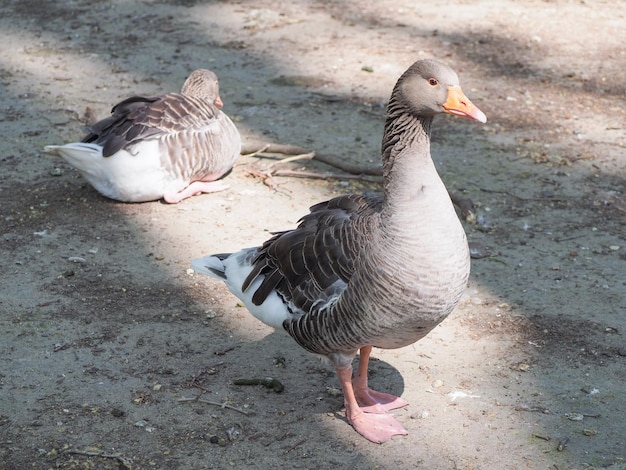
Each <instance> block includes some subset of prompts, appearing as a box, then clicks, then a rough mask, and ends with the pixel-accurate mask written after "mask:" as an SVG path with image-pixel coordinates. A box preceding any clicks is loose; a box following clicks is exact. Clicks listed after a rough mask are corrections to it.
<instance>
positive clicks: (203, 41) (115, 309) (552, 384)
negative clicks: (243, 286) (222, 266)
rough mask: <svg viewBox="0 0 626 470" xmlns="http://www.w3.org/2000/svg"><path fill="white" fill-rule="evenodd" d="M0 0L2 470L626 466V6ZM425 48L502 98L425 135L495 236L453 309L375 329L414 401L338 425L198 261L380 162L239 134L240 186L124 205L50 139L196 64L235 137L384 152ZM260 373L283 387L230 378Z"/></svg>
mask: <svg viewBox="0 0 626 470" xmlns="http://www.w3.org/2000/svg"><path fill="white" fill-rule="evenodd" d="M0 5H1V8H2V12H3V13H2V15H1V16H0V43H1V44H2V46H1V47H0V83H1V87H2V93H1V94H0V122H1V126H2V135H3V139H2V141H1V142H0V165H1V166H0V175H1V177H2V178H1V180H0V191H1V192H0V196H1V198H2V205H1V208H0V228H1V231H0V232H1V244H0V257H1V258H0V260H1V265H2V274H1V276H2V281H1V283H0V361H1V362H0V469H3V470H4V469H7V470H8V469H18V470H19V469H26V468H28V469H56V468H62V469H153V468H156V469H222V468H247V467H250V468H278V467H283V466H284V467H287V468H300V469H319V468H358V469H388V468H394V469H467V470H469V469H472V470H477V469H522V468H523V469H553V470H562V469H589V468H611V469H613V470H616V469H622V470H623V469H625V468H626V460H625V459H626V387H625V385H624V384H625V383H626V382H625V381H626V367H625V365H626V364H625V363H626V341H625V334H626V275H625V273H626V229H625V221H626V202H625V199H624V190H625V187H626V182H625V178H626V151H625V146H626V111H625V109H626V103H625V97H626V95H625V92H626V86H625V83H626V49H625V48H624V44H625V43H626V29H625V28H624V25H625V24H626V3H624V2H619V1H610V0H606V1H601V0H585V1H575V2H574V1H566V0H555V1H539V0H517V1H512V0H509V1H506V0H505V1H502V2H491V1H487V0H483V1H480V0H477V1H470V0H465V1H457V2H451V1H450V2H447V1H439V2H424V1H400V2H384V1H367V0H355V1H341V0H328V1H324V2H314V1H304V0H302V1H296V0H272V1H270V0H259V1H248V2H243V1H239V2H225V1H222V2H220V1H213V2H204V1H193V0H178V1H175V0H172V1H165V0H163V1H149V0H144V1H138V0H137V1H134V0H128V1H123V0H117V1H110V0H107V1H101V0H50V1H47V2H39V1H35V0H2V1H0ZM424 57H435V58H438V59H440V60H443V61H445V62H447V63H448V64H450V65H452V66H453V67H454V68H455V69H456V70H457V72H458V73H459V76H460V78H461V83H462V86H463V89H464V91H465V92H466V94H467V95H468V96H469V97H470V98H471V99H472V101H474V103H476V104H477V105H478V106H479V107H480V108H481V109H482V110H483V111H484V112H485V113H486V114H487V116H488V119H489V120H488V123H487V124H486V125H480V124H478V123H475V122H470V121H467V120H462V119H458V118H454V117H451V116H445V117H442V118H439V119H438V120H437V121H436V123H435V126H434V127H435V129H434V135H433V149H432V152H433V155H434V158H435V160H436V164H437V166H438V167H439V168H440V170H441V173H442V176H443V178H444V181H445V182H446V184H447V185H448V187H449V188H450V190H452V191H454V192H455V193H457V194H460V195H462V196H463V197H465V198H469V199H471V200H472V201H473V202H474V204H475V205H476V207H477V219H476V221H468V222H466V223H465V226H466V230H467V233H468V237H469V239H470V242H471V243H472V244H473V246H474V247H475V248H476V250H477V252H478V253H479V255H480V256H482V257H480V258H477V259H474V260H473V265H472V277H471V282H470V285H469V286H468V289H467V295H466V296H465V298H464V299H463V301H462V303H461V305H460V306H459V307H458V308H457V310H456V311H455V312H454V313H453V314H452V315H451V316H450V317H449V318H448V319H447V320H446V321H445V322H444V323H443V324H442V325H441V326H440V327H438V328H436V329H435V330H434V331H433V332H432V333H431V334H430V335H429V336H428V337H427V338H425V339H424V340H422V341H420V342H419V343H417V344H415V345H413V346H411V347H407V348H403V349H400V350H394V351H383V350H376V351H375V357H376V359H377V360H376V361H375V362H374V363H373V365H372V379H371V382H372V384H373V386H374V387H375V388H378V389H381V390H386V391H390V392H392V393H396V394H400V395H402V396H403V397H404V398H405V399H406V400H408V401H409V403H410V405H409V406H408V407H407V408H405V409H402V410H399V411H397V412H395V415H396V416H397V418H398V420H399V421H400V422H401V423H402V424H403V425H404V426H405V427H406V428H407V429H408V431H409V435H408V436H404V437H395V438H394V439H392V440H391V441H390V442H388V443H386V444H384V445H375V444H372V443H370V442H368V441H366V440H364V439H363V438H361V437H360V436H359V435H358V434H357V433H356V432H354V431H353V430H352V428H351V427H350V426H349V425H348V424H347V422H346V420H345V417H344V415H343V411H342V397H341V395H340V394H338V393H337V388H338V382H337V380H336V377H335V375H334V373H333V371H332V370H331V369H330V367H328V366H327V365H325V364H323V363H320V362H319V361H318V360H317V359H316V358H314V357H313V356H311V355H309V354H307V353H306V352H304V351H303V350H301V349H300V348H299V347H298V346H296V344H295V343H294V342H292V341H291V339H290V338H289V337H287V336H286V335H284V334H282V333H280V332H274V331H273V330H271V329H270V328H268V327H265V326H264V325H262V324H261V323H259V322H257V321H256V320H255V319H254V318H253V317H251V316H250V315H249V314H248V313H247V312H246V311H245V309H244V308H242V307H241V306H239V305H238V304H237V300H236V299H235V298H234V297H233V296H231V295H230V294H229V293H228V291H227V290H226V288H225V286H223V285H222V284H221V283H219V282H217V281H214V280H212V279H208V278H204V277H201V276H199V275H196V274H194V273H193V271H191V270H190V266H189V260H190V259H191V258H192V257H197V256H199V255H204V254H208V253H213V252H224V251H230V250H235V249H238V248H241V247H244V246H254V245H256V244H258V243H260V242H262V241H263V240H265V239H266V238H267V237H268V235H269V232H270V231H275V230H282V229H286V228H290V227H293V226H294V224H295V223H296V221H297V220H298V218H299V217H300V215H302V214H304V213H305V211H306V210H307V208H308V207H309V206H310V205H312V204H313V203H315V202H318V201H321V200H324V199H327V198H329V197H331V196H335V195H339V194H344V193H347V192H363V191H378V190H380V186H379V185H378V184H377V183H371V182H363V181H358V180H349V179H326V180H317V179H302V178H285V177H276V178H275V181H274V183H275V187H274V188H273V189H272V188H270V187H268V186H267V185H266V184H264V183H263V181H262V180H261V179H259V178H258V177H254V176H252V175H251V174H250V171H251V170H262V169H266V168H268V167H269V165H271V164H272V163H273V162H274V161H273V160H268V159H267V158H259V157H249V156H248V157H242V159H241V161H240V163H239V164H238V166H237V167H236V168H235V169H234V171H233V172H232V174H231V175H230V176H228V178H227V180H226V181H228V182H229V183H230V185H231V188H230V189H229V190H228V191H226V192H222V193H216V194H211V195H203V196H199V197H194V198H192V199H190V200H186V201H184V202H183V203H181V204H178V205H166V204H163V203H162V202H153V203H144V204H123V203H117V202H115V201H110V200H107V199H106V198H104V197H102V196H100V195H99V194H98V193H97V192H96V191H95V190H93V189H92V188H91V187H90V186H89V185H88V184H87V183H86V182H85V181H84V180H83V179H82V178H81V177H80V175H79V174H78V173H77V172H76V171H74V170H73V169H71V168H70V167H69V166H67V165H66V164H65V163H64V162H62V161H59V160H54V159H52V158H50V157H46V156H44V155H42V154H41V150H42V147H43V146H44V145H47V144H61V143H65V142H71V141H76V140H79V139H80V138H81V137H82V136H83V133H84V132H85V127H84V125H85V121H86V119H88V117H86V114H87V115H93V113H95V115H97V116H99V117H104V116H106V115H107V114H108V112H109V110H110V108H111V106H112V105H113V104H115V103H116V102H118V101H120V100H121V99H123V98H126V97H128V96H131V95H133V94H158V93H163V92H167V91H177V90H179V88H180V86H181V84H182V82H183V81H184V78H185V77H186V76H187V74H188V73H189V72H190V71H191V70H193V69H195V68H199V67H207V68H211V69H212V70H214V71H215V72H216V73H217V74H218V76H219V77H220V83H221V87H222V98H223V101H224V103H225V108H224V110H225V111H226V112H227V113H228V114H229V115H230V116H232V118H233V120H234V121H235V122H236V124H237V126H238V127H239V129H240V131H241V133H242V135H243V136H244V141H247V142H249V141H251V140H252V139H257V140H264V141H268V142H275V143H288V144H294V145H298V146H301V147H304V148H307V149H310V150H312V151H317V152H322V153H327V154H332V155H336V156H337V157H340V158H342V159H344V160H345V161H348V162H351V163H355V164H361V165H368V166H373V165H376V164H377V163H378V158H379V146H380V139H381V136H382V123H383V118H384V106H385V103H386V100H387V99H388V96H389V94H390V92H391V89H392V87H393V85H394V83H395V81H396V80H397V78H398V77H399V76H400V74H401V73H402V72H403V71H404V70H405V69H406V68H407V67H408V66H409V65H410V64H411V63H412V62H414V61H415V60H417V59H419V58H424ZM87 107H89V108H90V109H91V111H90V112H87V111H86V108H87ZM275 167H280V168H284V169H292V170H306V171H310V172H317V173H324V172H335V173H337V172H338V170H336V169H334V168H331V167H328V166H325V165H323V164H320V163H317V162H315V161H312V162H309V161H298V162H292V163H283V164H276V165H275ZM265 377H272V378H274V379H276V380H278V381H280V383H282V385H283V386H284V391H283V392H282V393H275V391H274V390H272V389H271V388H266V387H264V386H262V385H258V386H242V385H235V384H234V383H233V382H234V381H235V380H237V379H255V378H265ZM195 399H198V400H195ZM221 405H226V406H221Z"/></svg>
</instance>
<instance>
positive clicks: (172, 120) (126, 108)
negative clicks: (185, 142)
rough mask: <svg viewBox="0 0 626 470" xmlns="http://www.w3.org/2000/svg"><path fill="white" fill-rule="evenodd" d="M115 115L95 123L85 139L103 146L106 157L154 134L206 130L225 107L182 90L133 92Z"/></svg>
mask: <svg viewBox="0 0 626 470" xmlns="http://www.w3.org/2000/svg"><path fill="white" fill-rule="evenodd" d="M111 113H112V114H111V116H109V117H108V118H105V119H103V120H101V121H99V122H97V123H96V124H94V125H93V126H91V129H90V133H89V134H88V135H87V136H86V137H85V138H84V139H83V142H86V143H95V144H98V145H101V146H102V147H103V151H102V154H103V156H104V157H110V156H111V155H113V154H115V153H116V152H118V151H119V150H121V149H129V148H130V147H132V146H133V145H134V144H136V143H139V142H141V141H143V140H146V139H150V138H156V137H158V138H165V137H167V136H168V135H172V136H174V135H178V134H180V133H183V132H185V133H199V134H201V133H203V132H205V131H207V130H208V129H209V127H211V126H212V125H214V124H215V123H216V122H217V118H218V116H219V114H220V113H221V111H220V110H219V109H218V108H217V107H215V106H214V105H213V104H212V103H209V102H207V101H206V100H203V99H200V98H196V97H193V96H187V95H182V94H180V93H168V94H166V95H162V96H156V97H143V96H133V97H131V98H127V99H125V100H124V101H122V102H120V103H118V104H117V105H115V107H113V110H112V111H111Z"/></svg>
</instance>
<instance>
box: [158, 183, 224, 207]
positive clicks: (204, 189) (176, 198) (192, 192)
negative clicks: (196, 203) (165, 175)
mask: <svg viewBox="0 0 626 470" xmlns="http://www.w3.org/2000/svg"><path fill="white" fill-rule="evenodd" d="M228 188H230V185H228V184H224V183H222V182H221V181H194V182H193V183H191V184H190V185H189V186H187V187H186V188H185V189H183V190H182V191H179V192H177V193H171V194H164V195H163V200H164V201H165V202H167V203H168V204H177V203H179V202H180V201H182V200H183V199H187V198H188V197H191V196H197V195H198V194H202V193H216V192H218V191H224V190H225V189H228Z"/></svg>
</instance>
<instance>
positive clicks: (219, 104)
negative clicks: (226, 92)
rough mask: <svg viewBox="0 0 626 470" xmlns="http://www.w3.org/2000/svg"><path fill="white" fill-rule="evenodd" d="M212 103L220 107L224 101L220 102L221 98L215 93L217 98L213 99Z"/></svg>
mask: <svg viewBox="0 0 626 470" xmlns="http://www.w3.org/2000/svg"><path fill="white" fill-rule="evenodd" d="M213 104H214V105H215V106H217V107H218V108H222V107H223V106H224V103H222V98H220V96H219V95H217V98H215V101H213Z"/></svg>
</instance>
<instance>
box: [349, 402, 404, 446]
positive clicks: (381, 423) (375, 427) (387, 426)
mask: <svg viewBox="0 0 626 470" xmlns="http://www.w3.org/2000/svg"><path fill="white" fill-rule="evenodd" d="M347 412H348V410H346V413H347ZM348 422H349V423H350V424H351V425H352V427H353V428H354V429H355V430H356V432H358V433H359V434H360V435H361V436H363V437H364V438H365V439H367V440H369V441H372V442H375V443H376V444H382V443H383V442H386V441H388V440H389V439H391V438H392V437H393V436H398V435H406V434H408V432H407V430H406V429H404V427H403V426H402V425H401V424H400V423H399V422H398V421H396V419H395V418H394V417H393V416H391V415H389V414H371V413H362V412H361V413H357V414H356V416H352V417H348Z"/></svg>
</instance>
